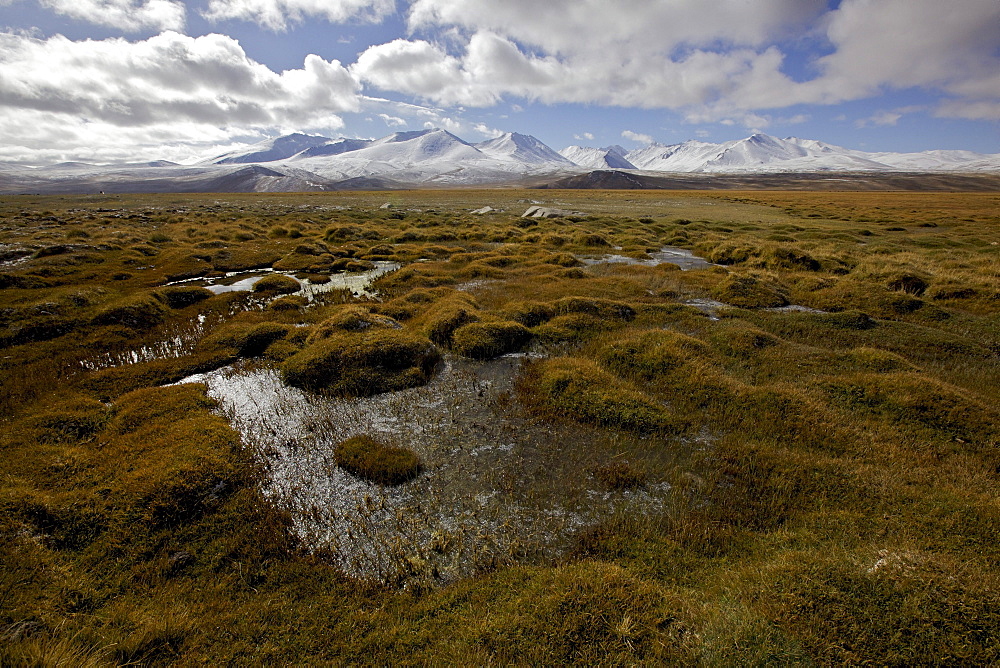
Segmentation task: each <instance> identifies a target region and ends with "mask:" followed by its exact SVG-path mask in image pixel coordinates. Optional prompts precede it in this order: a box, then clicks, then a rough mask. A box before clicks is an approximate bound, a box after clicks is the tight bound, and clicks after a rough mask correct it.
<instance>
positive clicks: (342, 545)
mask: <svg viewBox="0 0 1000 668" xmlns="http://www.w3.org/2000/svg"><path fill="white" fill-rule="evenodd" d="M523 363H525V357H524V356H506V357H503V358H500V359H497V360H494V361H491V362H485V363H483V362H473V361H469V360H464V359H458V358H447V359H446V361H445V362H444V363H443V364H442V367H441V369H440V370H439V372H438V373H437V374H436V376H435V378H434V379H433V380H432V381H431V383H430V384H428V385H427V386H425V387H420V388H414V389H410V390H405V391H402V392H396V393H391V394H383V395H379V396H376V397H370V398H364V399H351V400H339V399H325V398H320V397H317V396H315V395H310V394H308V393H305V392H302V391H300V390H297V389H294V388H289V387H287V386H285V385H284V384H283V383H282V382H281V379H280V376H279V373H278V372H277V371H276V370H274V369H268V368H259V367H256V368H255V367H252V366H246V367H243V368H239V367H237V368H228V369H221V370H219V371H216V372H213V373H209V374H203V375H199V376H193V377H191V378H189V379H185V381H184V382H204V383H206V384H207V385H208V393H209V395H210V396H212V397H213V398H215V399H216V400H218V401H219V404H220V411H221V412H222V413H223V414H224V415H225V416H226V417H227V418H228V419H229V421H230V423H231V424H232V425H233V426H234V427H235V428H236V429H237V430H238V431H240V433H241V434H242V436H243V439H244V442H245V443H246V444H247V445H248V446H249V447H252V448H254V449H255V450H256V451H257V452H258V453H259V454H260V456H261V458H262V459H263V461H265V462H266V464H267V466H268V468H269V472H270V478H271V484H270V485H269V487H268V488H267V489H266V491H267V493H268V494H269V495H271V497H272V498H274V499H275V500H276V501H277V502H278V503H279V504H280V505H282V506H283V507H285V508H287V509H288V510H289V511H290V513H291V515H292V516H293V517H294V521H295V529H296V531H297V532H298V534H299V535H300V536H301V537H302V538H303V540H304V541H305V542H306V543H307V544H308V545H309V546H311V547H313V548H325V553H326V554H329V555H331V558H332V559H333V560H335V562H336V563H337V565H338V566H339V567H340V568H341V569H343V570H344V572H345V573H347V574H349V575H351V576H354V577H358V578H362V579H367V580H373V581H377V582H381V583H385V584H390V585H404V586H405V585H408V584H413V583H417V582H419V583H422V584H425V585H426V584H433V583H443V582H449V581H452V580H454V579H456V578H459V577H464V576H468V575H472V574H474V573H475V572H477V571H479V570H481V569H482V568H486V567H489V566H491V565H493V564H497V563H504V562H509V561H514V560H523V559H526V558H527V559H531V558H537V557H551V556H553V555H556V554H558V553H559V552H560V551H562V550H565V549H566V548H567V547H569V545H570V544H571V541H572V536H573V535H574V534H575V533H576V532H578V531H579V530H580V529H582V528H584V527H586V526H589V525H592V524H594V523H596V522H598V521H600V520H602V519H607V518H610V517H612V516H615V515H616V514H619V513H621V514H628V515H629V516H633V517H635V516H642V515H646V514H660V513H663V512H664V511H665V510H666V509H667V507H668V504H669V502H670V500H671V495H670V490H671V486H670V484H669V483H668V482H667V474H666V473H664V472H667V471H674V470H675V468H676V460H677V458H678V452H679V451H680V448H679V447H677V445H678V444H677V443H673V442H667V441H665V440H664V439H663V438H639V437H633V436H628V435H623V434H609V433H606V432H603V431H600V430H596V429H591V428H589V427H585V426H580V425H575V424H558V425H554V424H552V423H551V422H547V421H544V420H541V419H538V418H535V417H533V416H531V415H530V414H528V413H526V411H525V410H524V409H523V407H522V406H520V404H519V403H518V402H517V400H516V399H515V398H514V382H515V378H516V376H517V374H518V372H519V370H520V369H521V365H522V364H523ZM358 434H368V435H371V436H373V437H375V438H380V439H383V440H385V441H387V442H392V443H395V444H398V445H403V446H405V447H408V448H410V449H412V450H413V451H415V452H416V453H417V454H418V455H419V457H420V458H421V461H422V462H423V466H424V472H423V473H422V474H421V475H420V476H419V477H418V478H416V479H415V480H413V481H411V482H409V483H406V484H404V485H401V486H399V487H383V486H380V485H376V484H372V483H368V482H366V481H364V480H361V479H358V478H355V477H353V476H351V475H350V474H347V473H346V472H344V471H343V470H342V469H340V468H339V467H337V466H336V465H335V464H334V460H333V448H334V446H335V445H336V444H337V443H338V442H340V441H341V440H343V439H345V438H348V437H350V436H354V435H358ZM616 458H617V459H616ZM609 460H615V461H628V462H630V464H631V465H634V466H636V467H638V468H639V469H640V470H645V471H647V472H648V477H647V481H646V483H645V484H644V485H642V486H640V487H636V488H633V489H627V490H618V491H608V490H607V489H606V488H604V487H602V486H601V485H600V484H599V483H598V481H597V480H596V479H595V478H594V477H593V476H592V475H591V474H590V473H589V472H590V471H592V470H593V469H594V467H595V466H599V465H603V464H606V463H607V462H608V461H609Z"/></svg>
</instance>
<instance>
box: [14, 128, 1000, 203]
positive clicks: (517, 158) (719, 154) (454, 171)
mask: <svg viewBox="0 0 1000 668" xmlns="http://www.w3.org/2000/svg"><path fill="white" fill-rule="evenodd" d="M593 170H599V171H598V172H594V173H595V174H599V175H600V174H603V175H605V176H601V177H600V178H597V179H596V180H594V179H590V181H588V183H589V182H591V181H592V182H594V183H598V184H612V185H599V186H598V187H652V186H649V185H643V184H646V183H647V182H648V183H650V184H651V183H653V182H654V181H656V179H661V180H662V179H663V178H668V173H675V174H676V173H682V172H683V173H712V174H734V175H741V174H743V175H746V174H755V173H772V174H782V173H787V174H796V173H806V174H816V173H824V172H826V173H834V174H836V173H848V172H850V173H855V174H879V173H889V174H891V173H899V172H929V173H935V174H957V173H962V172H965V173H970V172H976V173H990V174H994V175H1000V154H989V155H988V154H981V153H974V152H971V151H924V152H921V153H866V152H864V151H856V150H852V149H847V148H843V147H840V146H834V145H832V144H826V143H824V142H821V141H817V140H814V139H799V138H796V137H788V138H785V139H778V138H776V137H771V136H769V135H765V134H755V135H752V136H750V137H747V138H745V139H738V140H734V141H729V142H722V143H718V144H714V143H709V142H702V141H686V142H683V143H680V144H672V145H664V144H656V143H654V144H650V145H648V146H645V147H643V148H639V149H636V150H634V151H628V152H626V151H625V149H623V148H622V147H620V146H606V147H604V148H589V147H583V146H570V147H568V148H565V149H563V150H562V151H559V152H558V153H557V152H555V151H553V150H552V149H551V148H550V147H548V146H546V145H545V144H544V143H542V142H541V141H539V140H538V139H536V138H534V137H531V136H529V135H522V134H518V133H515V132H509V133H506V134H504V135H501V136H499V137H496V138H494V139H490V140H487V141H483V142H479V143H477V144H471V143H469V142H467V141H465V140H463V139H461V138H459V137H456V136H455V135H454V134H452V133H450V132H447V131H445V130H441V129H437V128H435V129H429V130H417V131H412V132H396V133H394V134H391V135H389V136H387V137H382V138H380V139H351V138H340V139H331V138H328V137H320V136H315V135H306V134H292V135H286V136H284V137H276V138H273V139H268V140H266V141H263V142H260V143H258V144H255V145H253V146H249V147H245V148H243V149H241V150H239V151H232V152H230V153H226V154H224V155H220V156H215V157H214V158H208V159H205V160H202V161H201V162H199V163H197V164H194V165H177V164H173V163H169V162H166V161H156V160H151V161H137V162H134V163H127V164H121V163H120V164H112V165H94V164H86V163H81V162H66V163H60V164H58V165H52V166H49V167H39V168H28V167H19V166H16V165H3V166H2V167H0V192H4V193H18V192H52V193H71V192H96V191H100V190H104V191H106V192H207V191H215V190H220V191H227V192H232V191H246V192H251V191H264V190H267V191H278V190H281V191H296V190H328V189H340V188H363V189H373V188H374V189H380V188H394V187H420V186H422V185H428V186H430V185H435V186H455V185H486V184H500V183H519V184H544V183H551V182H553V180H554V179H556V180H559V179H566V178H568V179H569V180H570V181H572V180H573V178H575V177H577V176H581V175H585V174H587V173H588V172H592V171H593ZM612 173H614V174H616V175H617V176H616V177H615V178H611V177H609V176H607V175H608V174H612ZM949 178H950V177H949ZM643 179H646V180H643ZM650 179H652V181H651V180H650ZM585 180H586V179H585ZM615 184H617V185H615ZM569 187H574V186H569ZM588 187H592V186H588Z"/></svg>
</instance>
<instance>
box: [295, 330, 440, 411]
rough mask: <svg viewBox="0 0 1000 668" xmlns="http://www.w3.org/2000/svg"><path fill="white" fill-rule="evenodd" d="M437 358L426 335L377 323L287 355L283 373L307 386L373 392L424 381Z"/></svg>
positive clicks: (345, 392) (342, 391)
mask: <svg viewBox="0 0 1000 668" xmlns="http://www.w3.org/2000/svg"><path fill="white" fill-rule="evenodd" d="M439 359H440V356H439V354H438V351H437V349H436V348H435V347H434V344H432V343H431V342H430V341H428V340H427V339H424V338H421V337H419V336H414V335H412V334H407V333H404V332H400V331H395V330H385V329H375V330H369V331H365V332H362V333H361V334H352V333H344V334H339V335H332V336H330V337H328V338H325V339H322V340H320V341H316V342H314V343H312V344H311V345H309V346H307V347H306V348H305V349H303V350H302V351H301V352H298V353H296V354H295V355H292V356H291V357H290V358H288V359H287V360H285V362H284V364H283V365H282V377H283V378H284V380H285V382H286V383H288V384H289V385H292V386H295V387H301V388H303V389H306V390H312V391H321V390H322V391H326V392H329V393H331V394H335V395H345V396H370V395H373V394H380V393H382V392H392V391H395V390H402V389H406V388H408V387H417V386H419V385H423V384H425V383H426V382H427V381H428V380H430V377H431V373H432V372H433V370H434V367H435V366H436V365H437V362H438V360H439Z"/></svg>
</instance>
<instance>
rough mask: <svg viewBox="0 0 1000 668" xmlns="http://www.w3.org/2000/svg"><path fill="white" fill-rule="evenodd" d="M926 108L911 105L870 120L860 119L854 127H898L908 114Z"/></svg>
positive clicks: (875, 115) (872, 117) (881, 112)
mask: <svg viewBox="0 0 1000 668" xmlns="http://www.w3.org/2000/svg"><path fill="white" fill-rule="evenodd" d="M924 108H925V107H923V106H922V105H911V106H908V107H899V108H898V109H893V110H891V111H879V112H877V113H875V114H872V115H871V116H869V117H868V118H860V119H858V120H856V121H854V127H856V128H867V127H872V126H878V127H887V126H893V125H896V123H897V122H899V119H901V118H902V117H903V116H905V115H906V114H912V113H913V112H916V111H923V110H924Z"/></svg>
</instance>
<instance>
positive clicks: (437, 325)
mask: <svg viewBox="0 0 1000 668" xmlns="http://www.w3.org/2000/svg"><path fill="white" fill-rule="evenodd" d="M478 320H479V312H478V310H477V309H476V303H475V301H474V300H473V299H472V298H471V297H469V296H467V295H459V294H455V295H452V296H451V297H449V298H447V299H444V300H442V301H440V302H438V303H437V304H435V305H434V308H433V309H431V311H430V313H429V314H428V315H427V318H426V320H425V324H424V332H425V333H426V334H427V338H429V339H430V340H431V341H433V342H434V343H436V344H438V345H439V346H446V345H449V344H450V343H451V335H452V334H454V332H455V330H457V329H458V328H459V327H461V326H462V325H467V324H469V323H470V322H477V321H478Z"/></svg>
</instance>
